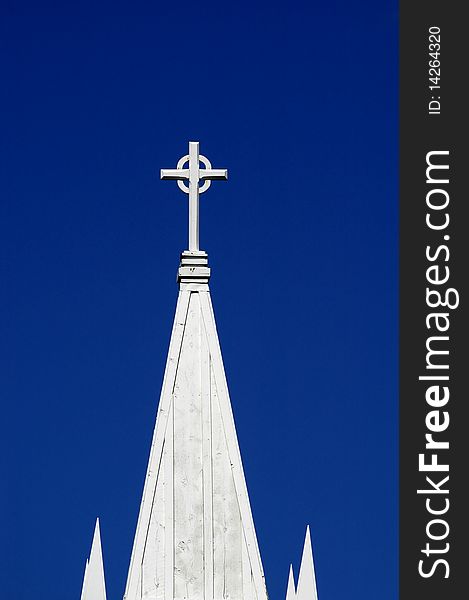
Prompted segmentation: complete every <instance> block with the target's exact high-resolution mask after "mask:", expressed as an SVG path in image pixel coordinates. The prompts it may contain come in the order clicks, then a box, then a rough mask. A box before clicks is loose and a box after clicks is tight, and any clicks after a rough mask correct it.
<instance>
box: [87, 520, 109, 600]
mask: <svg viewBox="0 0 469 600" xmlns="http://www.w3.org/2000/svg"><path fill="white" fill-rule="evenodd" d="M81 600H106V584H105V581H104V566H103V553H102V550H101V534H100V531H99V519H96V525H95V528H94V535H93V543H92V544H91V552H90V557H89V559H88V560H87V561H86V566H85V574H84V577H83V587H82V590H81Z"/></svg>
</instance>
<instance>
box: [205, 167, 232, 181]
mask: <svg viewBox="0 0 469 600" xmlns="http://www.w3.org/2000/svg"><path fill="white" fill-rule="evenodd" d="M199 177H200V179H216V180H218V181H220V180H223V179H228V170H227V169H200V171H199Z"/></svg>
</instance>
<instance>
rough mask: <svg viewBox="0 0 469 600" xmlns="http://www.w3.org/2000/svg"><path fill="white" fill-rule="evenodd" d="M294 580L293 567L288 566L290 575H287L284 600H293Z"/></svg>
mask: <svg viewBox="0 0 469 600" xmlns="http://www.w3.org/2000/svg"><path fill="white" fill-rule="evenodd" d="M295 599H296V592H295V578H294V577H293V565H290V573H289V574H288V585H287V595H286V599H285V600H295Z"/></svg>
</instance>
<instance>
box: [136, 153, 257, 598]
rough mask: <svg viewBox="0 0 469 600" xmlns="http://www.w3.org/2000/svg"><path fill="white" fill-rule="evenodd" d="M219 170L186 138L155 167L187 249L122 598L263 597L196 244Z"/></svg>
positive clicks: (204, 267) (222, 173)
mask: <svg viewBox="0 0 469 600" xmlns="http://www.w3.org/2000/svg"><path fill="white" fill-rule="evenodd" d="M185 163H188V168H183V167H184V165H185ZM200 163H202V165H201V164H200ZM203 166H205V167H206V168H201V167H203ZM226 177H227V172H226V170H222V169H212V168H211V165H210V163H209V162H208V160H207V159H206V158H205V157H202V156H200V155H199V152H198V143H196V142H191V143H190V144H189V154H188V155H187V156H184V157H183V158H182V159H181V160H180V161H179V163H178V167H177V169H175V170H163V171H162V178H169V179H178V184H181V185H180V187H181V189H182V190H183V191H185V192H186V193H188V194H189V214H190V218H189V249H188V250H187V251H185V252H183V253H182V255H181V263H180V267H179V271H178V281H179V297H178V301H177V306H176V316H175V320H174V326H173V331H172V335H171V341H170V346H169V353H168V359H167V363H166V371H165V375H164V380H163V387H162V391H161V397H160V403H159V407H158V414H157V420H156V426H155V431H154V437H153V442H152V446H151V452H150V459H149V464H148V470H147V476H146V479H145V485H144V491H143V498H142V503H141V507H140V515H139V518H138V524H137V531H136V535H135V541H134V547H133V551H132V558H131V562H130V568H129V574H128V579H127V587H126V592H125V596H124V597H125V598H126V600H143V599H148V600H149V599H152V600H176V599H177V600H182V599H183V598H184V599H187V600H215V599H216V600H220V599H222V598H230V599H232V600H267V593H266V588H265V581H264V572H263V568H262V563H261V558H260V553H259V548H258V543H257V538H256V533H255V529H254V522H253V518H252V514H251V507H250V504H249V498H248V492H247V487H246V481H245V478H244V473H243V467H242V463H241V455H240V451H239V447H238V440H237V436H236V430H235V424H234V419H233V414H232V410H231V403H230V397H229V392H228V386H227V382H226V378H225V371H224V368H223V360H222V355H221V351H220V345H219V341H218V335H217V330H216V325H215V319H214V313H213V308H212V303H211V298H210V291H209V287H208V281H209V277H210V269H209V267H208V259H207V254H206V253H205V252H203V251H201V250H200V249H199V235H198V229H199V228H198V200H199V193H200V192H203V191H205V190H206V189H207V187H208V185H207V184H209V182H210V179H220V178H226ZM183 179H186V180H188V181H189V187H187V186H186V185H185V184H184V183H182V181H183ZM201 182H202V186H200V183H201ZM199 186H200V187H199Z"/></svg>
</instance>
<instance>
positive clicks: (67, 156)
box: [0, 0, 397, 600]
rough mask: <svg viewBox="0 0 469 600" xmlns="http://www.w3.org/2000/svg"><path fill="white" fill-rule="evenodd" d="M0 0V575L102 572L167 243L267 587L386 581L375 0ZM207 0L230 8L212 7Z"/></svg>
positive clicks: (386, 590) (392, 178)
mask: <svg viewBox="0 0 469 600" xmlns="http://www.w3.org/2000/svg"><path fill="white" fill-rule="evenodd" d="M37 4H38V3H31V6H29V7H28V6H27V4H26V3H8V2H6V3H5V2H4V3H2V9H0V10H1V19H0V56H1V58H0V65H1V67H0V69H1V70H0V77H1V82H2V93H1V96H0V115H1V116H0V124H1V131H0V246H1V254H0V261H1V263H0V265H1V277H0V281H1V289H0V292H1V296H0V302H1V310H0V331H1V334H0V361H1V370H0V372H1V375H0V388H1V389H0V393H1V400H2V432H1V442H0V444H1V447H0V450H1V460H2V463H4V464H3V465H2V477H1V479H2V486H3V485H4V484H5V476H4V474H5V472H6V491H4V490H2V492H1V500H0V501H1V503H2V507H1V511H0V514H1V517H2V521H4V522H2V523H1V531H2V538H3V539H2V543H1V548H2V553H3V556H1V557H0V564H1V569H0V572H1V574H0V579H1V581H0V589H1V590H2V592H1V594H2V597H4V598H5V599H6V598H11V599H13V598H14V599H15V600H30V599H31V598H47V599H48V600H64V599H68V598H70V599H73V598H79V595H80V590H81V581H82V576H83V568H84V562H85V558H86V556H87V554H88V552H89V546H90V543H91V536H92V532H93V526H94V520H95V517H96V515H99V516H100V518H101V526H102V535H103V546H104V558H105V568H106V575H107V586H108V598H109V600H117V599H119V598H121V596H122V594H123V590H124V584H125V579H126V575H127V567H128V561H129V557H130V552H131V544H132V540H133V535H134V529H135V524H136V519H137V514H138V508H139V503H140V496H141V492H142V485H143V479H144V474H145V469H146V463H147V458H148V451H149V445H150V439H151V435H152V431H153V425H154V417H155V412H156V403H157V399H158V396H159V389H160V385H161V380H162V375H163V369H164V364H165V359H166V352H167V348H168V342H169V335H170V330H171V324H172V319H173V311H174V308H175V303H176V295H177V286H176V283H175V274H176V269H177V266H178V259H179V252H180V251H181V250H183V249H185V247H186V239H187V200H186V197H185V196H184V195H183V194H182V193H181V192H180V191H179V190H178V189H177V186H176V184H175V183H174V182H160V181H159V178H158V174H159V169H160V168H161V167H172V166H175V164H176V162H177V160H178V159H179V157H180V156H181V155H183V154H185V153H186V152H187V142H188V141H189V139H192V140H200V142H201V150H202V152H203V153H204V154H206V155H207V156H208V158H209V159H210V160H211V161H212V164H213V165H214V166H215V167H227V168H228V169H229V181H228V183H220V182H215V183H214V184H213V185H212V188H211V189H210V191H209V192H208V193H207V194H205V195H204V196H202V198H201V245H202V247H203V248H204V249H205V250H207V251H208V252H209V258H210V262H211V266H212V269H213V270H212V275H213V276H212V282H211V289H212V298H213V302H214V307H215V313H216V317H217V323H218V329H219V334H220V339H221V345H222V350H223V354H224V360H225V367H226V371H227V376H228V383H229V386H230V390H231V397H232V402H233V409H234V412H235V419H236V423H237V428H238V436H239V441H240V445H241V452H242V456H243V461H244V467H245V472H246V476H247V481H248V488H249V492H250V497H251V503H252V508H253V513H254V520H255V523H256V528H257V533H258V538H259V544H260V549H261V554H262V557H263V562H264V568H265V572H266V578H267V586H268V590H269V593H270V597H271V599H272V600H283V599H284V593H285V587H286V581H287V575H288V567H289V563H290V562H293V564H294V568H295V573H297V571H298V565H299V559H300V554H301V550H302V544H303V537H304V530H305V526H306V524H307V523H309V524H310V525H311V530H312V538H313V545H314V550H315V558H316V569H317V579H318V587H319V597H320V600H343V599H344V598H347V599H357V600H358V599H359V600H376V599H377V598H379V599H380V600H391V599H393V600H394V599H395V598H396V597H397V460H396V459H397V360H396V358H397V5H396V4H397V3H396V2H395V1H385V2H375V1H372V0H367V1H362V2H353V3H351V2H348V1H345V0H328V1H327V2H326V0H320V1H309V2H304V3H298V2H282V3H276V2H272V1H270V2H244V1H239V0H238V1H237V2H230V3H228V2H226V3H223V2H218V3H214V2H210V1H205V0H204V1H203V2H196V3H189V2H185V1H180V2H166V3H160V5H158V4H159V3H148V5H144V4H142V3H136V2H132V3H130V2H129V3H122V2H112V3H109V5H106V4H105V3H103V2H99V3H90V4H89V5H88V6H86V5H85V4H84V3H80V5H79V6H77V7H73V6H72V4H71V3H66V6H64V4H63V3H54V4H52V3H51V4H50V5H46V4H47V3H45V2H41V3H39V4H41V8H40V9H39V8H38V7H37ZM227 6H229V8H227Z"/></svg>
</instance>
